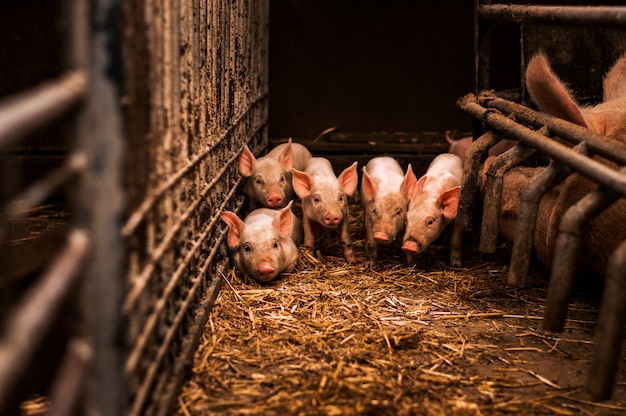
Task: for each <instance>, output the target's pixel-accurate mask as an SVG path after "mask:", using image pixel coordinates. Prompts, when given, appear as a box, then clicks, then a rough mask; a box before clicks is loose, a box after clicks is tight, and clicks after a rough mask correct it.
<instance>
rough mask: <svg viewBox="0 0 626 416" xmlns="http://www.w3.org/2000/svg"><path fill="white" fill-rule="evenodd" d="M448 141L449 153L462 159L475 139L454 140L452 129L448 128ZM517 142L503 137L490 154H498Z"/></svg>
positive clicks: (469, 137)
mask: <svg viewBox="0 0 626 416" xmlns="http://www.w3.org/2000/svg"><path fill="white" fill-rule="evenodd" d="M445 134H446V141H447V142H448V143H449V144H450V148H449V149H448V153H452V154H453V155H457V156H458V157H460V158H461V159H463V160H465V153H467V149H468V148H469V147H470V145H471V144H472V141H473V140H474V139H473V138H472V136H467V137H462V138H460V139H456V140H454V139H453V138H452V135H451V134H450V130H446V133H445ZM516 144H517V142H516V141H515V140H510V139H503V140H500V141H499V142H498V143H496V144H494V145H493V146H492V147H491V148H490V149H489V152H488V155H489V156H497V155H499V154H501V153H504V152H506V151H507V150H509V149H510V148H511V147H513V146H515V145H516Z"/></svg>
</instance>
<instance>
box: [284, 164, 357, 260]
mask: <svg viewBox="0 0 626 416" xmlns="http://www.w3.org/2000/svg"><path fill="white" fill-rule="evenodd" d="M356 167H357V162H354V163H353V164H352V165H351V166H350V167H348V168H346V169H345V170H344V171H343V172H341V174H340V175H339V177H336V176H335V173H334V170H333V167H332V165H331V164H330V162H329V161H328V159H325V158H323V157H313V158H311V159H309V161H308V162H307V163H306V165H305V169H304V171H299V170H297V169H292V172H293V189H294V190H295V192H296V194H297V195H298V196H299V197H300V198H302V215H303V225H304V245H305V246H306V247H308V248H309V249H310V250H311V251H313V249H314V248H315V240H316V239H317V238H318V237H319V236H320V235H321V233H322V230H323V229H324V228H326V229H337V230H339V231H340V239H341V243H342V245H343V254H344V256H345V258H346V260H347V261H348V262H350V263H353V262H354V261H355V257H354V252H353V250H352V239H351V237H350V216H349V210H348V197H349V196H352V195H353V194H354V192H355V191H356V187H357V182H358V174H357V171H356Z"/></svg>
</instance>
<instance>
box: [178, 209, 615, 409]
mask: <svg viewBox="0 0 626 416" xmlns="http://www.w3.org/2000/svg"><path fill="white" fill-rule="evenodd" d="M357 209H358V206H357V208H355V206H354V204H353V205H352V206H351V210H352V212H353V213H355V214H354V215H355V219H354V220H353V227H352V229H353V236H355V237H356V238H355V241H354V243H355V251H356V254H357V258H358V259H364V253H363V250H364V241H363V229H362V224H359V221H358V216H359V215H360V213H359V212H358V211H357ZM339 252H340V250H337V247H330V248H324V249H323V250H322V251H321V252H320V251H318V252H317V253H316V255H315V256H313V255H311V254H309V253H308V252H305V251H302V250H301V252H300V257H299V264H298V267H297V268H296V271H295V272H294V273H292V274H291V275H289V276H285V277H283V278H281V279H279V280H278V281H276V282H274V283H272V284H268V285H260V284H258V283H256V282H253V281H251V280H249V279H247V278H246V277H245V276H242V275H240V274H239V273H236V272H235V271H234V270H231V271H230V273H229V274H228V275H227V276H224V279H225V285H224V287H223V289H222V291H221V293H220V294H219V297H218V299H217V302H216V304H215V306H214V308H213V310H212V312H211V314H210V317H209V321H208V323H207V325H206V330H205V333H204V334H203V337H202V339H201V341H200V343H201V345H200V347H199V348H198V350H197V353H196V355H195V361H194V366H193V370H192V374H191V375H190V378H189V380H188V381H187V383H186V384H185V385H184V387H183V390H182V392H181V394H180V396H179V400H178V408H177V411H176V414H177V415H206V414H215V413H219V414H242V415H245V414H264V415H265V414H269V415H272V414H276V415H278V414H307V415H309V414H324V415H334V414H342V415H343V414H377V415H384V414H394V415H395V414H399V415H413V414H429V415H444V414H446V415H448V414H461V415H486V414H490V415H491V414H511V413H515V414H517V413H522V414H559V415H578V414H620V413H623V412H624V411H626V397H625V396H624V395H623V391H624V372H623V371H621V372H620V373H619V374H618V384H617V385H616V387H615V394H614V399H613V400H612V401H610V402H605V403H593V402H591V401H589V400H588V398H587V396H586V394H585V392H584V383H585V382H586V375H587V372H588V362H589V359H590V357H591V354H592V351H593V341H592V339H593V329H594V322H595V319H596V306H597V305H595V304H594V301H593V299H589V298H585V297H577V298H575V299H573V301H572V303H571V304H570V313H569V318H570V319H569V320H568V321H567V324H566V329H565V331H564V332H563V333H561V334H552V335H550V334H544V333H542V332H540V331H539V330H538V327H539V325H540V323H541V315H542V312H543V305H544V303H545V300H544V297H545V287H546V282H545V277H544V276H542V275H540V274H534V275H533V276H531V284H532V286H531V288H529V289H523V290H520V289H512V288H509V287H507V286H505V285H504V284H503V281H504V280H505V278H506V268H507V266H506V261H507V260H506V258H505V257H503V256H501V255H500V256H481V255H480V254H478V253H477V252H476V249H475V247H473V246H470V247H467V248H466V250H465V257H466V267H463V268H459V269H452V268H450V267H448V266H447V265H446V262H447V253H446V252H445V250H443V249H442V248H441V247H433V248H432V249H431V250H430V253H429V254H428V255H427V256H425V257H424V258H423V259H422V260H423V261H422V262H421V263H420V264H419V265H418V266H417V267H415V268H409V267H406V262H405V261H404V257H403V255H401V253H399V254H396V253H393V251H391V250H390V251H386V252H384V253H383V255H382V258H383V259H382V261H381V263H380V264H379V266H378V267H377V268H375V269H367V268H365V267H364V266H363V265H362V264H360V263H359V264H356V265H348V264H345V262H344V261H343V258H341V257H335V256H334V255H332V254H334V253H339ZM623 361H624V360H623V359H622V361H621V363H620V365H622V368H624V367H623V364H624V362H623Z"/></svg>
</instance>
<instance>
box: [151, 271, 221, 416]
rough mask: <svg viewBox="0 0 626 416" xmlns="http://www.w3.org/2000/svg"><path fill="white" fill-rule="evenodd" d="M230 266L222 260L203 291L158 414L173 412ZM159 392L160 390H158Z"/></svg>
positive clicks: (162, 396)
mask: <svg viewBox="0 0 626 416" xmlns="http://www.w3.org/2000/svg"><path fill="white" fill-rule="evenodd" d="M227 267H228V261H224V262H222V263H221V264H220V265H218V267H217V272H216V273H215V275H214V276H215V277H214V278H213V279H212V280H211V285H210V286H209V287H208V289H207V290H206V291H203V293H204V297H203V300H202V301H200V302H199V305H198V307H197V309H196V319H195V320H194V322H193V324H192V326H191V327H190V328H189V331H188V334H190V335H188V336H187V338H186V339H185V340H184V341H183V343H182V344H183V348H182V350H183V351H182V353H181V355H180V357H181V358H180V359H178V360H177V361H176V364H175V365H174V369H173V370H172V375H173V377H175V380H171V381H170V383H171V384H174V386H168V387H169V388H168V389H167V391H168V392H169V394H167V395H161V396H159V399H160V400H159V404H158V405H157V406H156V408H157V409H158V412H157V416H168V415H171V414H172V407H173V405H174V403H175V402H176V399H177V398H178V392H180V389H181V387H182V383H183V382H184V381H185V378H186V377H187V376H186V374H187V370H186V369H187V368H188V367H189V365H190V364H189V363H191V362H193V357H194V353H195V352H196V349H197V346H198V342H199V340H200V336H201V335H202V334H203V333H204V326H205V324H206V322H207V320H208V318H209V312H210V311H211V309H212V307H213V305H214V304H215V300H216V299H217V295H218V294H219V292H220V290H221V288H222V284H223V283H224V278H223V276H224V271H225V270H226V268H227ZM157 393H158V392H157Z"/></svg>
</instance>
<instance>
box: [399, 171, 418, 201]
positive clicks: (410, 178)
mask: <svg viewBox="0 0 626 416" xmlns="http://www.w3.org/2000/svg"><path fill="white" fill-rule="evenodd" d="M416 186H417V178H416V177H415V174H414V173H413V168H412V167H411V164H410V163H409V167H408V168H407V169H406V174H405V175H404V179H402V183H401V184H400V194H402V196H404V197H405V198H406V199H411V195H413V191H415V187H416ZM422 186H423V184H422Z"/></svg>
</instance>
